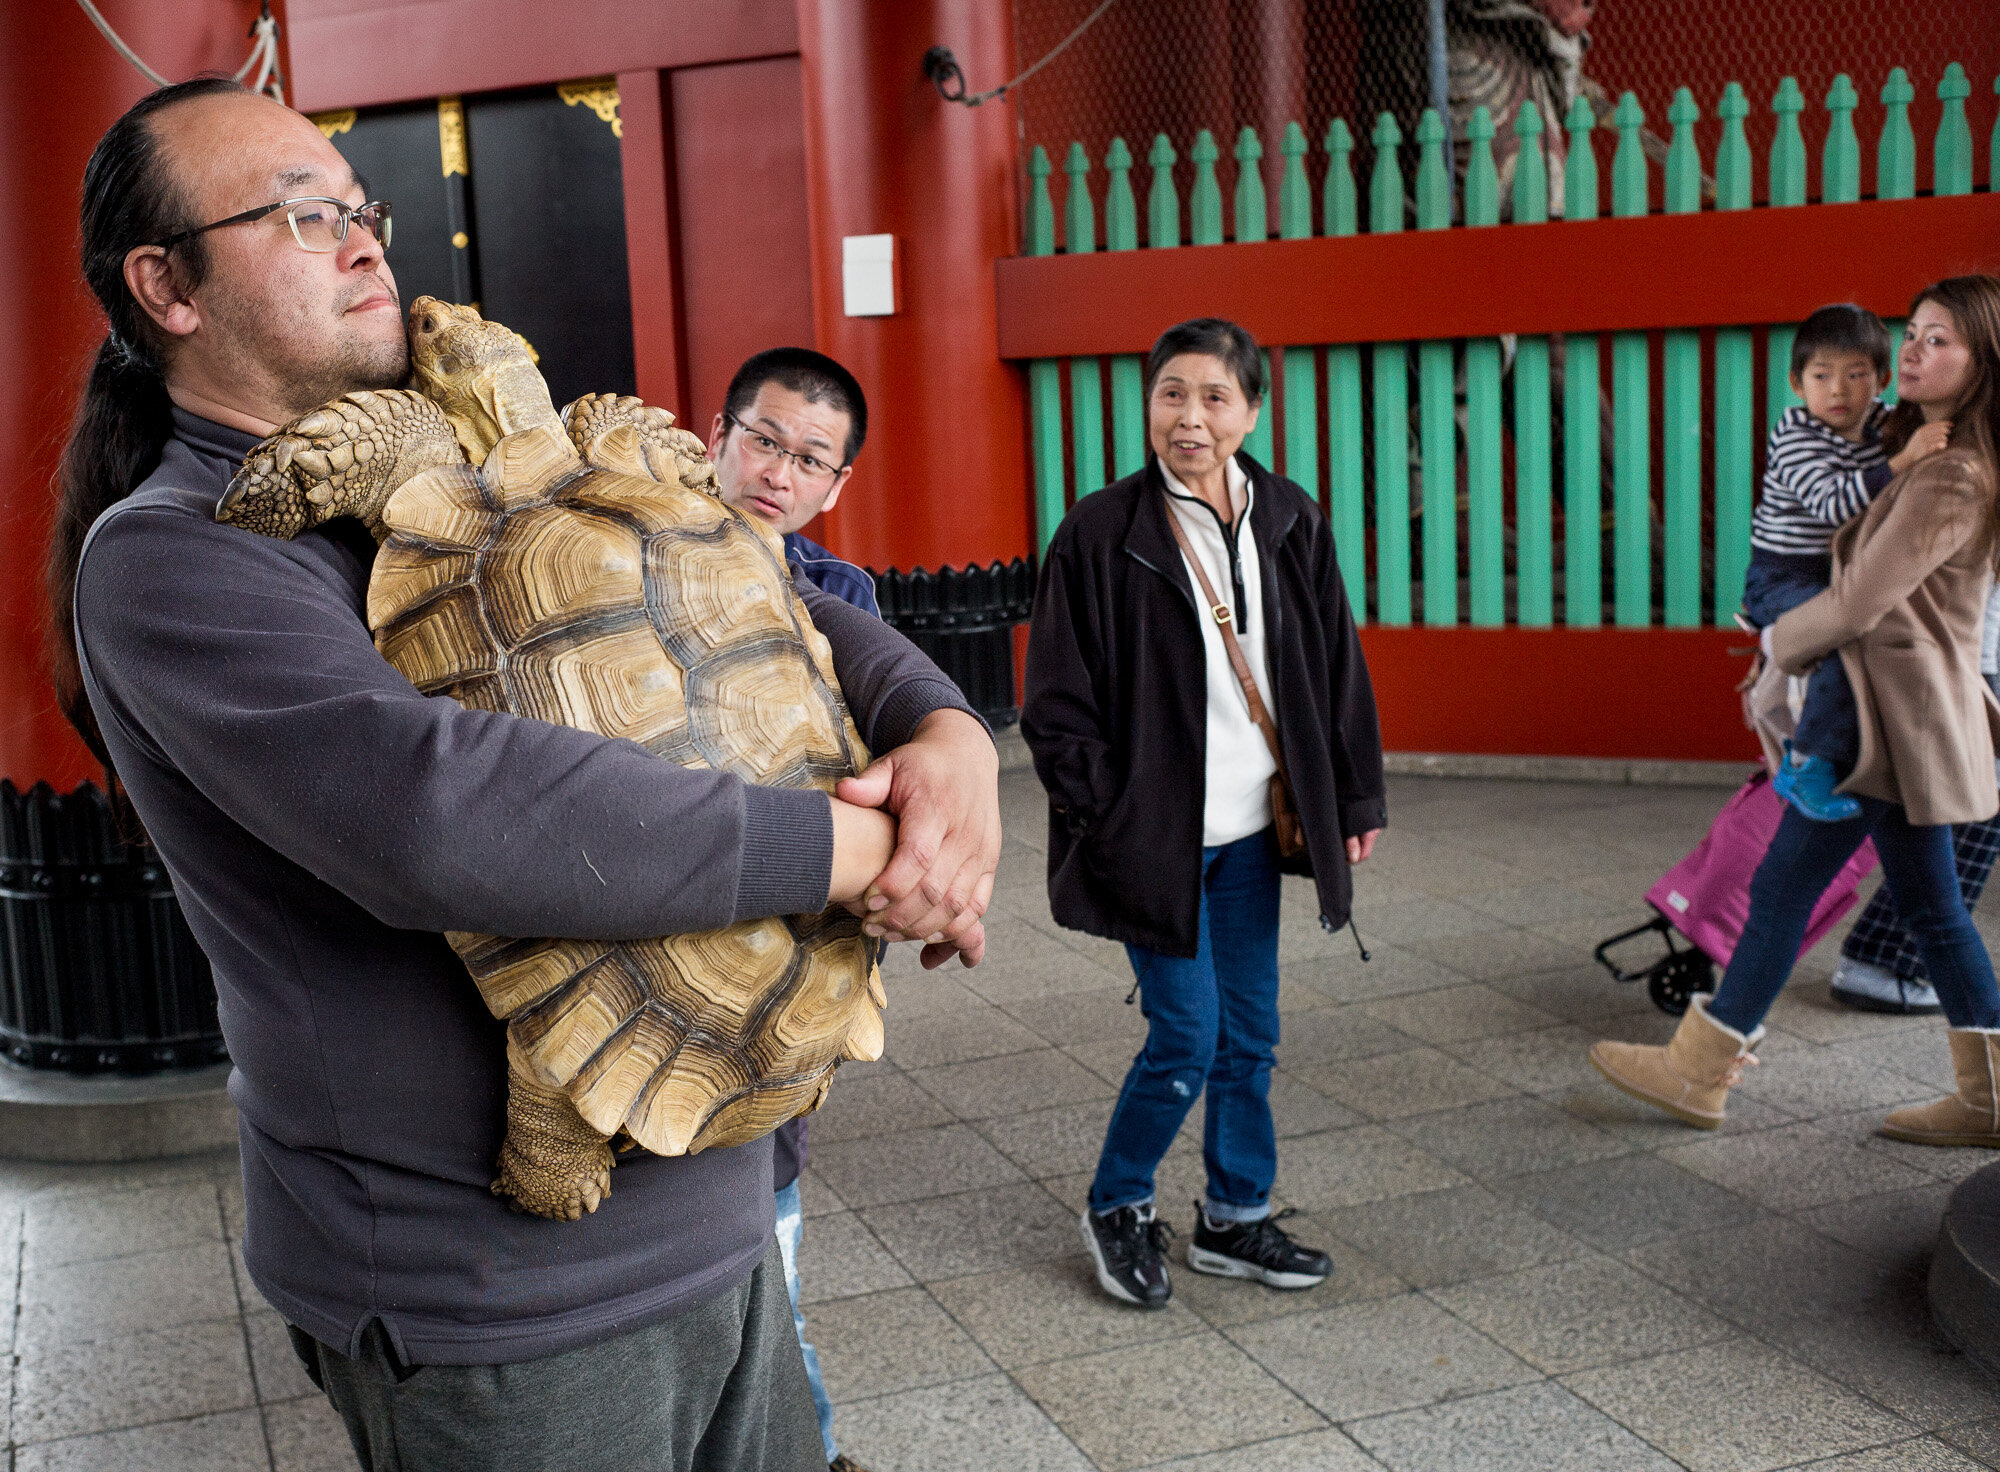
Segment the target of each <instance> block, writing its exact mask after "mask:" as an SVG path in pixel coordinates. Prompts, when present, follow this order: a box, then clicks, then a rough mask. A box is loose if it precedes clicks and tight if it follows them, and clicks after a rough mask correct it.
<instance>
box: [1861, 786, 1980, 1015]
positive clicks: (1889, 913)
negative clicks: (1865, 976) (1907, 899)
mask: <svg viewBox="0 0 2000 1472" xmlns="http://www.w3.org/2000/svg"><path fill="white" fill-rule="evenodd" d="M1951 837H1952V859H1953V861H1954V863H1955V865H1956V867H1957V869H1958V888H1959V892H1960V893H1961V894H1963V895H1964V896H1965V908H1966V909H1968V910H1970V909H1971V908H1972V907H1973V906H1974V905H1976V904H1978V903H1979V895H1980V892H1981V891H1982V890H1984V889H1985V888H1986V876H1987V875H1989V874H1991V873H1992V872H1993V860H1994V858H1995V857H1996V856H2000V817H1992V818H1988V819H1987V820H1986V821H1985V822H1984V823H1961V824H1959V825H1958V826H1957V827H1955V828H1953V829H1952V835H1951ZM1840 954H1841V955H1843V956H1845V957H1847V958H1848V959H1849V960H1851V961H1862V962H1865V963H1867V964H1868V965H1870V966H1879V967H1881V968H1882V969H1883V970H1884V971H1889V972H1893V973H1895V974H1896V975H1897V976H1899V977H1901V978H1902V979H1903V980H1904V981H1922V980H1923V979H1924V963H1923V961H1922V960H1921V959H1919V957H1918V956H1917V947H1916V943H1915V942H1914V941H1912V940H1911V939H1910V936H1909V932H1908V931H1906V930H1904V929H1903V923H1902V921H1901V920H1899V919H1898V918H1897V917H1896V902H1895V901H1894V900H1893V899H1891V898H1890V897H1889V886H1888V885H1886V884H1885V885H1883V886H1882V887H1881V888H1880V889H1878V890H1876V891H1875V898H1874V899H1872V900H1870V901H1869V902H1868V908H1867V909H1865V910H1863V911H1862V912H1861V918H1860V919H1859V920H1856V921H1855V922H1854V929H1852V930H1850V931H1849V932H1848V933H1847V940H1846V942H1845V943H1844V944H1843V945H1842V946H1841V948H1840Z"/></svg>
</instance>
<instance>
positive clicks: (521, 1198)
mask: <svg viewBox="0 0 2000 1472" xmlns="http://www.w3.org/2000/svg"><path fill="white" fill-rule="evenodd" d="M613 1163H614V1162H613V1160H612V1155H611V1142H610V1140H609V1139H608V1138H607V1137H606V1136H604V1135H601V1134H599V1133H598V1132H597V1131H596V1130H594V1129H592V1128H591V1127H590V1125H589V1124H587V1123H586V1122H585V1121H584V1118H583V1116H582V1115H580V1114H578V1113H577V1112H576V1105H574V1104H572V1103H571V1102H570V1098H569V1095H567V1094H565V1093H563V1092H562V1091H561V1090H560V1089H552V1088H550V1087H548V1085H546V1084H544V1083H542V1082H541V1081H540V1080H539V1079H537V1078H536V1077H535V1076H534V1075H533V1074H532V1073H530V1072H529V1071H528V1065H527V1063H526V1061H525V1060H524V1059H523V1058H522V1057H521V1055H520V1053H519V1051H518V1050H517V1049H516V1048H515V1047H514V1044H513V1042H512V1041H511V1040H510V1041H509V1042H508V1044H507V1136H506V1138H505V1139H504V1140H502V1141H501V1143H500V1159H499V1160H498V1161H496V1162H495V1164H496V1166H497V1167H498V1169H499V1172H500V1174H499V1175H498V1177H496V1178H495V1179H494V1182H493V1194H494V1195H495V1196H498V1197H500V1198H501V1199H502V1200H505V1201H511V1202H512V1203H513V1204H514V1206H515V1207H516V1208H517V1209H518V1210H521V1211H526V1212H532V1213H533V1214H534V1215H536V1216H545V1217H548V1218H549V1219H550V1220H552V1221H567V1222H573V1221H576V1220H578V1219H579V1218H581V1217H582V1216H583V1214H584V1213H585V1212H589V1211H595V1210H597V1206H598V1203H599V1202H600V1201H602V1200H603V1199H604V1198H605V1197H606V1196H609V1195H610V1194H611V1167H612V1165H613Z"/></svg>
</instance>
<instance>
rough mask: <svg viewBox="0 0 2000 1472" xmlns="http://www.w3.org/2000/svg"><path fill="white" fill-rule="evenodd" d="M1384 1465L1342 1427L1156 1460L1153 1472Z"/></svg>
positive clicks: (1310, 1471) (1298, 1471) (1348, 1470)
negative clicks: (1199, 1453)
mask: <svg viewBox="0 0 2000 1472" xmlns="http://www.w3.org/2000/svg"><path fill="white" fill-rule="evenodd" d="M1381 1466H1382V1464H1381V1463H1380V1462H1378V1461H1376V1460H1375V1459H1374V1458H1373V1457H1371V1456H1369V1455H1368V1454H1367V1453H1366V1452H1364V1451H1362V1450H1361V1449H1360V1448H1359V1447H1357V1446H1356V1445H1355V1444H1354V1443H1353V1442H1352V1441H1351V1440H1349V1439H1348V1438H1347V1436H1346V1435H1345V1434H1343V1433H1342V1432H1341V1431H1339V1430H1338V1429H1333V1428H1330V1429H1328V1430H1325V1431H1308V1432H1306V1433H1305V1435H1303V1436H1283V1437H1277V1438H1274V1439H1272V1440H1270V1441H1258V1442H1252V1443H1250V1444H1249V1445H1247V1446H1239V1447H1232V1448H1231V1449H1230V1450H1228V1451H1226V1452H1205V1453H1203V1454H1202V1455H1200V1456H1194V1457H1175V1458H1174V1459H1173V1460H1172V1461H1169V1462H1156V1463H1154V1464H1153V1466H1152V1468H1151V1469H1149V1472H1380V1469H1381Z"/></svg>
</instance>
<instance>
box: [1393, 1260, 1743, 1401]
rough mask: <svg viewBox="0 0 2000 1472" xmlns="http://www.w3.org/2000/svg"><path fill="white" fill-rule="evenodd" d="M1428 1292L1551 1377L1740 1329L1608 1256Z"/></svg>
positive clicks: (1683, 1346)
mask: <svg viewBox="0 0 2000 1472" xmlns="http://www.w3.org/2000/svg"><path fill="white" fill-rule="evenodd" d="M1429 1297H1430V1298H1431V1299H1432V1301H1434V1302H1436V1303H1438V1304H1441V1305H1442V1306H1443V1307H1444V1308H1446V1309H1448V1310H1450V1311H1451V1312H1452V1313H1453V1314H1455V1315H1457V1316H1458V1317H1459V1318H1461V1319H1463V1320H1465V1322H1466V1323H1468V1324H1470V1325H1472V1327H1473V1328H1475V1329H1477V1330H1479V1331H1480V1332H1481V1333H1482V1334H1484V1335H1486V1336H1487V1337H1488V1338H1489V1339H1491V1340H1493V1341H1494V1342H1495V1343H1496V1344H1499V1345H1501V1346H1503V1347H1505V1348H1506V1349H1508V1350H1511V1351H1512V1352H1513V1353H1514V1354H1517V1355H1519V1356H1520V1357H1521V1358H1522V1359H1524V1360H1526V1361H1527V1362H1528V1363H1529V1364H1531V1365H1533V1366H1535V1368H1537V1369H1538V1370H1541V1371H1542V1372H1543V1373H1544V1374H1548V1375H1562V1374H1567V1373H1568V1372H1569V1371H1571V1370H1581V1369H1587V1368H1589V1367H1591V1366H1593V1365H1607V1364H1615V1363H1618V1362H1620V1361H1624V1360H1635V1359H1641V1358H1645V1357H1647V1356H1650V1355H1656V1354H1664V1353H1666V1352H1667V1351H1669V1350H1675V1349H1686V1348H1688V1347H1690V1346H1692V1345H1696V1344H1707V1343H1711V1342H1713V1341H1715V1340H1718V1339H1726V1338H1729V1337H1730V1336H1731V1335H1732V1334H1733V1333H1734V1332H1735V1331H1734V1329H1733V1328H1732V1327H1731V1326H1730V1325H1729V1324H1727V1323H1725V1322H1724V1321H1723V1320H1721V1319H1719V1318H1717V1317H1716V1316H1715V1315H1713V1314H1711V1313H1708V1312H1706V1311H1705V1310H1703V1309H1701V1308H1700V1307H1698V1306H1697V1305H1695V1304H1694V1303H1692V1302H1690V1301H1689V1300H1687V1299H1685V1298H1683V1297H1681V1296H1680V1295H1679V1294H1677V1293H1675V1292H1673V1291H1672V1290H1671V1289H1669V1288H1666V1287H1664V1286H1663V1285H1661V1284H1660V1283H1657V1282H1655V1281H1654V1280H1653V1279H1651V1278H1648V1277H1646V1276H1644V1275H1643V1274H1641V1273H1638V1272H1635V1271H1634V1270H1633V1269H1631V1268H1629V1267H1627V1266H1626V1265H1625V1264H1623V1263H1621V1262H1616V1261H1614V1260H1612V1259H1610V1258H1606V1257H1597V1256H1587V1257H1575V1258H1570V1259H1567V1260H1565V1261H1562V1262H1552V1263H1545V1264H1543V1265H1542V1266H1540V1267H1534V1268H1529V1269H1527V1270H1525V1271H1523V1272H1518V1273H1508V1274H1505V1275H1503V1276H1501V1277H1497V1278H1481V1279H1478V1280H1477V1281H1475V1282H1469V1283H1459V1284H1456V1285H1453V1286H1451V1287H1446V1288H1433V1289H1431V1290H1430V1293H1429Z"/></svg>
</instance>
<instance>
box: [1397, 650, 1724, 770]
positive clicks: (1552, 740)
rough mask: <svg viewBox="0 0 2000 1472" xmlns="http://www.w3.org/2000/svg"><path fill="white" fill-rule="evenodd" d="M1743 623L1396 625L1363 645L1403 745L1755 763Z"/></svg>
mask: <svg viewBox="0 0 2000 1472" xmlns="http://www.w3.org/2000/svg"><path fill="white" fill-rule="evenodd" d="M1751 642H1752V641H1751V640H1750V639H1749V637H1748V636H1747V635H1745V634H1742V633H1740V632H1738V631H1736V630H1734V629H1422V628H1411V629H1391V628H1382V627H1380V626H1368V627H1364V628H1363V629H1362V630H1361V646H1362V648H1363V649H1364V650H1365V651H1366V652H1367V655H1368V670H1369V674H1370V675H1371V676H1372V677H1373V679H1374V683H1375V703H1376V706H1377V708H1378V709H1379V710H1380V711H1381V716H1382V739H1383V743H1384V745H1385V746H1386V747H1387V748H1388V749H1389V750H1391V751H1438V752H1461V753H1463V752H1475V753H1480V754H1488V755H1502V756H1593V757H1623V758H1626V759H1628V760H1655V761H1735V760H1743V761H1755V760H1756V759H1757V755H1758V751H1757V741H1756V738H1755V737H1754V736H1752V735H1751V734H1750V732H1749V730H1748V729H1746V728H1745V726H1744V724H1743V707H1742V703H1741V700H1740V697H1738V695H1737V694H1736V689H1735V687H1736V682H1737V681H1738V680H1740V679H1741V678H1742V677H1743V672H1744V670H1745V669H1747V668H1748V662H1747V660H1746V658H1745V657H1744V655H1742V654H1732V653H1731V652H1730V651H1731V650H1740V649H1742V648H1744V646H1745V645H1747V644H1749V643H1751Z"/></svg>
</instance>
